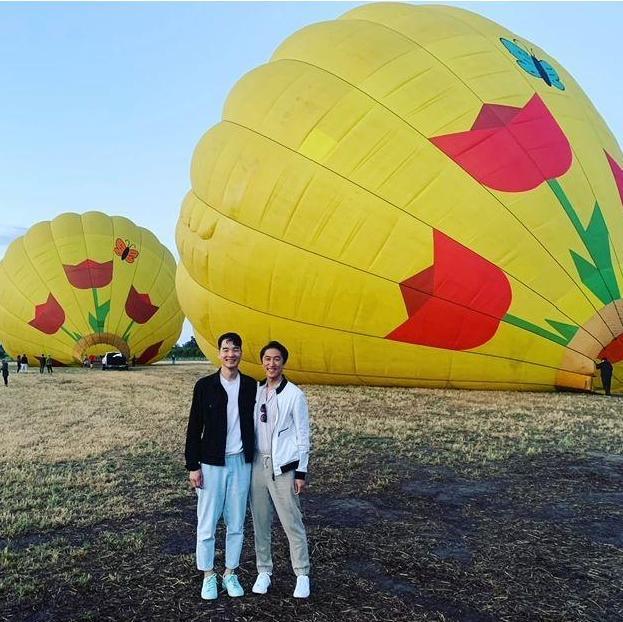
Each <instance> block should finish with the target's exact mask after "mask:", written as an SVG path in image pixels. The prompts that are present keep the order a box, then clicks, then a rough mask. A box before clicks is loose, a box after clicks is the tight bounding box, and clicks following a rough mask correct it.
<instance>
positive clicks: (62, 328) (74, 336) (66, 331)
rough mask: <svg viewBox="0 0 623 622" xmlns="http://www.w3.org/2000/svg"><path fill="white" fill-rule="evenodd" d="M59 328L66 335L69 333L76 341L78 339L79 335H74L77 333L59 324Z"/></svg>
mask: <svg viewBox="0 0 623 622" xmlns="http://www.w3.org/2000/svg"><path fill="white" fill-rule="evenodd" d="M61 330H62V331H63V332H64V333H66V334H67V335H69V336H70V337H71V338H72V339H73V340H74V341H78V340H79V339H80V337H79V336H78V337H76V334H77V333H72V332H71V331H69V330H67V329H66V328H65V327H64V326H61Z"/></svg>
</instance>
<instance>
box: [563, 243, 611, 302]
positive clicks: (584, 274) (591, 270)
mask: <svg viewBox="0 0 623 622" xmlns="http://www.w3.org/2000/svg"><path fill="white" fill-rule="evenodd" d="M569 252H570V253H571V257H572V258H573V263H575V268H576V270H577V271H578V274H579V275H580V279H581V281H582V283H584V285H586V287H588V289H590V290H591V291H592V292H593V294H595V296H597V298H599V300H601V302H603V303H604V304H605V305H607V304H608V303H609V302H612V294H611V293H610V292H609V291H608V288H607V286H606V283H605V281H604V279H603V278H602V275H601V273H600V272H599V270H598V269H597V268H596V267H595V266H594V265H593V264H592V263H591V262H590V261H587V260H586V259H584V257H582V256H580V255H578V254H577V253H576V252H575V251H569Z"/></svg>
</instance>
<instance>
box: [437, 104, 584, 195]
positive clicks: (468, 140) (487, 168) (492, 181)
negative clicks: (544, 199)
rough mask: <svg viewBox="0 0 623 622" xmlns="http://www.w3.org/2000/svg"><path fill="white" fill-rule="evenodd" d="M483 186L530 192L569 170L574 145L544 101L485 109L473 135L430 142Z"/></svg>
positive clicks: (473, 128) (489, 105) (446, 137)
mask: <svg viewBox="0 0 623 622" xmlns="http://www.w3.org/2000/svg"><path fill="white" fill-rule="evenodd" d="M430 140H431V142H432V143H433V144H434V145H436V146H437V147H438V148H439V149H441V151H443V152H444V153H445V154H446V155H448V156H449V157H451V158H452V159H453V160H454V161H455V162H456V163H457V164H458V165H459V166H460V167H461V168H463V169H464V170H465V171H467V173H469V174H470V175H471V176H472V177H474V179H476V180H477V181H479V182H480V183H481V184H483V185H485V186H487V187H489V188H493V189H494V190H502V191H505V192H524V191H526V190H532V189H533V188H536V187H537V186H539V185H540V184H541V183H543V182H544V181H547V180H549V179H553V178H555V177H560V176H561V175H563V174H564V173H566V172H567V171H568V170H569V167H570V166H571V160H572V154H571V147H570V146H569V141H568V140H567V137H566V136H565V135H564V133H563V131H562V130H561V129H560V127H559V125H558V123H557V122H556V119H554V117H553V116H552V114H551V113H550V111H549V110H548V109H547V106H546V105H545V104H544V103H543V100H542V99H541V98H540V97H539V96H538V95H536V94H535V95H534V96H533V97H532V98H531V99H530V100H529V101H528V103H527V104H526V105H525V106H524V107H523V108H517V107H515V106H503V105H500V104H484V105H483V106H482V108H481V110H480V113H479V114H478V117H477V118H476V121H474V124H473V125H472V128H471V129H470V130H469V131H467V132H459V133H457V134H446V135H443V136H435V137H433V138H431V139H430Z"/></svg>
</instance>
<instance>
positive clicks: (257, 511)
mask: <svg viewBox="0 0 623 622" xmlns="http://www.w3.org/2000/svg"><path fill="white" fill-rule="evenodd" d="M273 505H274V508H275V510H276V511H277V516H278V517H279V521H280V522H281V525H282V527H283V530H284V531H285V532H286V536H287V537H288V542H289V544H290V561H291V562H292V569H293V570H294V574H295V575H297V576H299V575H308V574H309V552H308V550H307V535H306V534H305V527H304V526H303V515H302V514H301V503H300V501H299V497H298V495H295V494H294V471H289V472H288V473H282V474H281V475H276V476H275V479H274V480H273V462H272V460H271V458H270V456H263V455H261V454H260V453H257V454H256V457H255V462H254V463H253V474H252V476H251V513H252V515H253V531H254V533H255V558H256V563H257V571H258V572H267V573H268V574H271V573H272V571H273V558H272V553H271V528H272V522H273Z"/></svg>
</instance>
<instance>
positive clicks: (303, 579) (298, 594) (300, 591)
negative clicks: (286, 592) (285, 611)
mask: <svg viewBox="0 0 623 622" xmlns="http://www.w3.org/2000/svg"><path fill="white" fill-rule="evenodd" d="M293 596H294V598H308V597H309V577H307V576H305V575H301V576H300V577H296V588H295V589H294V594H293Z"/></svg>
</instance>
